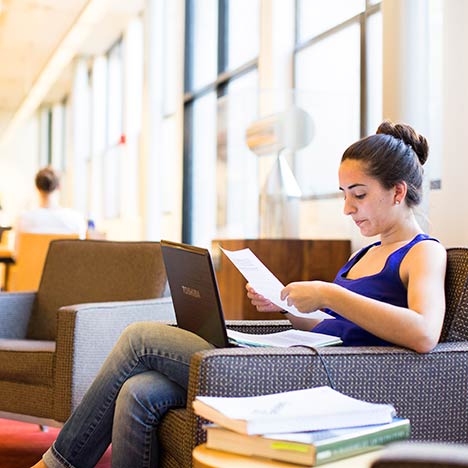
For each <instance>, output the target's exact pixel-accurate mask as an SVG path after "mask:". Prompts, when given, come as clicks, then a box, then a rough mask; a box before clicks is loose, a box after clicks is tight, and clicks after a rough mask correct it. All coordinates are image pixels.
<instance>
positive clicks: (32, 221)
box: [17, 166, 87, 239]
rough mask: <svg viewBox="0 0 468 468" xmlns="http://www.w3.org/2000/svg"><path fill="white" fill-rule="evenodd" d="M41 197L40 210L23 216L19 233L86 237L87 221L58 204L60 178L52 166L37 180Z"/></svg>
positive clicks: (42, 172) (33, 210)
mask: <svg viewBox="0 0 468 468" xmlns="http://www.w3.org/2000/svg"><path fill="white" fill-rule="evenodd" d="M35 183H36V188H37V192H38V196H39V206H38V208H35V209H32V210H29V211H26V212H24V213H23V214H21V216H20V217H19V219H18V223H17V232H18V233H20V232H31V233H39V234H78V235H79V237H80V239H84V238H85V237H86V228H87V226H86V220H85V218H84V217H83V215H82V214H81V213H79V212H78V211H75V210H73V209H71V208H63V207H61V206H60V204H59V202H58V193H59V190H60V178H59V176H58V174H57V173H56V172H55V171H54V169H52V168H51V167H50V166H48V167H45V168H43V169H41V170H40V171H39V172H38V173H37V174H36V178H35Z"/></svg>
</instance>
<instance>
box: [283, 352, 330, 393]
mask: <svg viewBox="0 0 468 468" xmlns="http://www.w3.org/2000/svg"><path fill="white" fill-rule="evenodd" d="M299 346H302V347H304V348H308V349H310V350H311V351H313V352H314V354H315V355H317V356H318V358H319V359H320V362H321V363H322V367H323V370H324V371H325V374H326V375H327V379H328V384H329V386H330V387H331V388H332V389H333V390H335V384H334V382H333V379H332V377H331V375H330V370H329V369H328V366H327V364H326V362H325V360H324V359H323V356H322V355H321V354H320V353H319V351H318V349H317V348H315V347H313V346H308V345H303V344H301V345H295V346H291V347H299Z"/></svg>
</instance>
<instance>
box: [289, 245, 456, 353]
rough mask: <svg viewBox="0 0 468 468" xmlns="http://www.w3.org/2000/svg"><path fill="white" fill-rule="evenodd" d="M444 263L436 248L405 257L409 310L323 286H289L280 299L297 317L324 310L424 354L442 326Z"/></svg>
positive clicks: (442, 252) (443, 254)
mask: <svg viewBox="0 0 468 468" xmlns="http://www.w3.org/2000/svg"><path fill="white" fill-rule="evenodd" d="M446 261H447V258H446V250H445V249H444V247H443V246H442V245H440V244H439V243H437V242H431V241H427V242H426V241H425V242H419V243H418V244H416V245H415V246H414V247H413V248H412V249H411V250H410V251H409V252H408V254H407V255H406V257H405V258H404V259H403V261H402V264H401V267H400V276H401V278H402V281H403V282H404V283H405V284H406V285H407V289H408V308H404V307H397V306H393V305H391V304H387V303H384V302H380V301H377V300H375V299H370V298H368V297H365V296H362V295H359V294H356V293H354V292H352V291H348V290H347V289H345V288H342V287H341V286H338V285H336V284H333V283H324V282H321V281H311V282H299V283H291V284H289V285H287V286H286V287H285V288H284V290H283V292H282V299H287V301H288V304H290V305H295V306H296V308H297V309H298V310H299V311H301V312H305V311H309V310H315V309H318V308H323V307H328V308H330V309H331V310H334V311H335V312H337V313H338V314H340V315H342V316H343V317H345V318H347V319H349V320H351V321H352V322H354V323H356V324H357V325H359V326H360V327H362V328H364V329H365V330H367V331H369V332H370V333H372V334H374V335H376V336H378V337H380V338H382V339H384V340H386V341H390V342H392V343H395V344H397V345H401V346H405V347H407V348H410V349H413V350H415V351H417V352H428V351H430V350H431V349H433V348H434V347H435V346H436V344H437V342H438V340H439V337H440V332H441V330H442V324H443V320H444V314H445V292H444V279H445V269H446Z"/></svg>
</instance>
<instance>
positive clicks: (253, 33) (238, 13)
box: [228, 0, 260, 70]
mask: <svg viewBox="0 0 468 468" xmlns="http://www.w3.org/2000/svg"><path fill="white" fill-rule="evenodd" d="M228 11H229V25H228V31H229V37H228V44H229V48H228V69H229V70H232V69H234V68H237V67H239V66H240V65H242V64H244V63H246V62H248V61H249V60H252V59H254V58H255V57H257V55H258V48H259V34H260V31H259V24H260V18H259V11H260V2H259V0H230V1H229V9H228ZM246 12H248V14H246Z"/></svg>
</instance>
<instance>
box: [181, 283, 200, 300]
mask: <svg viewBox="0 0 468 468" xmlns="http://www.w3.org/2000/svg"><path fill="white" fill-rule="evenodd" d="M182 292H183V293H184V294H185V295H187V296H191V297H195V298H196V299H200V298H201V295H200V291H199V290H198V289H195V288H189V287H188V286H182Z"/></svg>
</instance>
